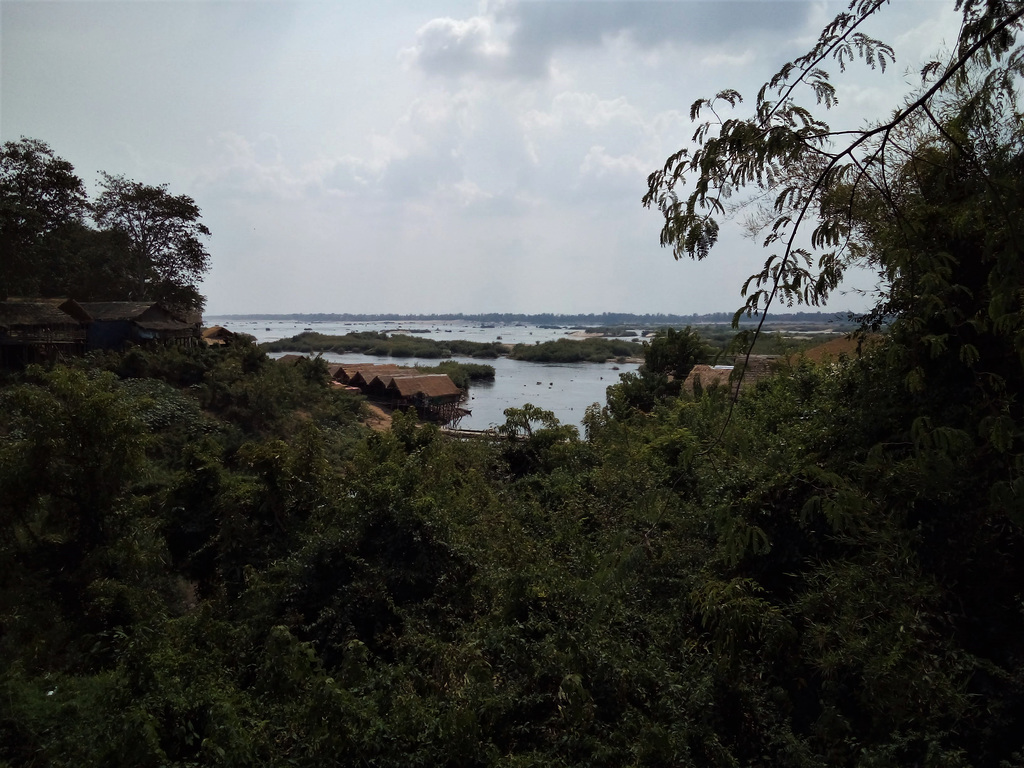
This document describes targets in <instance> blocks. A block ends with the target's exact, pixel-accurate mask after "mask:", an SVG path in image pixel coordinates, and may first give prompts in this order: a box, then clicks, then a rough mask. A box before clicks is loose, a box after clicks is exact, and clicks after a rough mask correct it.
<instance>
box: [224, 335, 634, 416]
mask: <svg viewBox="0 0 1024 768" xmlns="http://www.w3.org/2000/svg"><path fill="white" fill-rule="evenodd" d="M205 322H206V324H207V325H224V326H225V327H227V328H229V329H230V330H232V331H236V332H241V333H248V334H251V335H253V336H255V337H256V339H257V340H258V341H260V342H264V341H274V340H277V339H282V338H290V337H291V336H295V335H296V334H298V333H302V331H303V330H304V329H306V328H311V329H313V330H314V331H317V332H319V333H323V334H328V335H344V334H346V333H349V332H351V331H368V330H372V331H387V332H395V331H399V330H400V329H425V330H428V331H429V332H428V333H422V334H415V335H416V336H422V337H424V338H430V339H439V340H443V339H446V338H448V339H467V340H469V341H496V340H497V339H498V337H499V336H500V337H501V341H502V342H503V343H506V344H518V343H531V342H534V341H549V340H552V339H558V338H562V337H564V336H566V335H568V334H570V333H571V331H570V330H569V329H568V328H539V327H537V326H530V325H522V326H515V325H499V326H497V327H495V328H481V327H480V324H476V325H471V324H467V323H431V324H426V323H404V324H403V323H397V322H381V323H305V324H303V323H293V322H285V321H277V320H275V321H270V322H267V321H262V322H260V321H255V322H254V321H246V322H233V321H231V320H227V319H223V318H216V317H208V318H206V319H205ZM267 328H270V329H271V330H269V331H268V330H266V329H267ZM449 331H450V333H449ZM639 347H640V345H639V344H637V352H638V353H639ZM324 359H325V360H328V361H329V362H332V363H383V362H394V363H398V364H399V365H408V366H416V365H422V366H435V365H437V364H438V363H439V362H441V361H440V360H423V359H419V358H400V359H396V358H388V357H376V356H373V355H360V354H341V355H339V354H332V353H325V354H324ZM450 359H452V360H456V361H458V362H465V363H486V364H487V365H490V366H493V367H494V381H493V382H487V383H476V384H474V385H473V386H472V387H471V388H470V391H469V399H468V400H467V401H466V402H465V403H464V407H466V408H468V409H469V410H471V411H472V415H470V416H467V417H466V418H464V419H463V420H462V421H461V422H460V424H459V426H460V427H463V428H465V429H487V428H488V427H491V426H494V425H496V424H503V423H504V422H505V415H504V410H505V409H506V408H518V407H522V406H523V405H524V404H525V403H532V404H533V405H536V406H538V407H540V408H544V409H545V410H549V411H552V412H554V414H555V416H557V417H558V419H559V421H561V422H562V423H563V424H574V425H576V426H579V425H580V423H581V421H582V419H583V416H584V412H585V411H586V409H587V406H589V405H590V404H591V403H601V404H602V405H603V404H604V402H605V389H607V387H608V386H609V385H611V384H615V383H616V382H618V380H619V375H620V374H622V373H626V372H627V371H635V370H636V369H637V368H638V367H639V366H638V365H636V364H633V363H559V364H549V363H527V362H522V361H519V360H509V359H508V358H503V357H501V358H498V359H496V360H473V359H471V358H466V357H453V358H450ZM616 369H617V370H616Z"/></svg>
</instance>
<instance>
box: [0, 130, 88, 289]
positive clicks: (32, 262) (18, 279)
mask: <svg viewBox="0 0 1024 768" xmlns="http://www.w3.org/2000/svg"><path fill="white" fill-rule="evenodd" d="M86 206H87V198H86V194H85V186H84V185H83V184H82V180H81V179H79V178H78V176H76V175H75V169H74V167H73V166H72V165H71V163H69V162H67V161H66V160H64V159H62V158H59V157H57V156H56V155H54V153H53V150H52V149H50V147H49V146H48V145H47V144H45V143H44V142H42V141H39V140H37V139H26V138H22V139H21V140H20V141H8V142H4V145H3V148H2V150H0V251H2V252H3V259H2V261H0V298H2V299H6V298H7V296H8V295H16V296H18V295H21V296H32V295H37V294H38V292H39V291H41V290H42V289H43V287H44V286H43V283H44V282H45V276H43V275H40V274H39V272H38V261H39V260H40V259H41V257H42V256H43V254H44V253H45V252H46V251H47V249H48V248H50V247H52V244H53V242H54V241H56V240H59V239H60V237H61V235H62V233H63V231H64V230H65V229H66V228H73V227H74V225H76V224H79V223H80V222H81V221H82V218H83V216H84V214H85V211H86Z"/></svg>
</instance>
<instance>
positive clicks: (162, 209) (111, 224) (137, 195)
mask: <svg viewBox="0 0 1024 768" xmlns="http://www.w3.org/2000/svg"><path fill="white" fill-rule="evenodd" d="M101 176H102V181H101V182H100V186H101V188H102V191H101V193H100V196H99V198H98V199H97V200H96V202H95V203H94V204H93V217H94V218H95V220H96V223H97V224H98V225H99V226H100V227H102V228H104V229H110V230H114V231H117V232H121V233H123V234H124V235H125V236H126V237H127V239H128V242H129V248H130V256H131V259H130V260H131V266H130V270H129V282H130V285H131V289H130V296H129V298H132V299H136V300H141V299H155V300H159V301H163V302H166V303H168V304H170V305H173V306H176V307H179V308H182V309H186V310H201V309H202V307H203V303H204V300H203V296H202V295H201V294H200V293H199V290H198V287H199V283H200V281H201V280H202V278H203V275H204V274H205V273H206V271H207V270H208V269H209V267H210V254H209V253H208V252H207V250H206V247H205V246H204V245H203V242H202V238H205V237H209V235H210V230H209V229H208V228H207V227H206V225H205V224H203V223H202V222H201V221H200V210H199V206H197V205H196V203H195V200H193V199H192V198H191V197H189V196H188V195H172V194H171V193H170V192H168V190H167V185H166V184H161V185H158V186H150V185H147V184H141V183H139V182H137V181H131V180H129V179H126V178H125V177H124V176H113V175H111V174H109V173H103V174H101Z"/></svg>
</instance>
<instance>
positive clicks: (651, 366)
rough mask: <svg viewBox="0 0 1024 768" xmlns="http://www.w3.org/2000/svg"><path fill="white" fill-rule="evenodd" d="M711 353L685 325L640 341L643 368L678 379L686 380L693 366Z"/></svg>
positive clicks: (698, 336) (707, 357)
mask: <svg viewBox="0 0 1024 768" xmlns="http://www.w3.org/2000/svg"><path fill="white" fill-rule="evenodd" d="M711 355H712V350H711V348H710V347H709V346H708V345H707V344H705V343H704V341H703V340H702V339H701V337H700V335H699V334H698V333H697V332H696V331H694V330H692V329H691V328H690V327H689V326H687V327H686V328H684V329H683V330H681V331H677V330H675V329H674V328H664V329H662V330H660V331H658V332H657V333H655V334H654V336H653V337H652V338H651V340H650V341H646V342H644V368H646V369H647V370H648V371H650V372H651V373H655V374H658V373H661V374H666V375H668V376H672V377H673V378H675V379H676V380H678V381H683V380H684V379H686V376H687V374H689V373H690V371H691V370H692V369H693V366H695V365H696V364H697V363H703V362H705V361H706V360H708V359H709V358H710V357H711Z"/></svg>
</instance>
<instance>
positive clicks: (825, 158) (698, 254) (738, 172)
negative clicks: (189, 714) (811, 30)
mask: <svg viewBox="0 0 1024 768" xmlns="http://www.w3.org/2000/svg"><path fill="white" fill-rule="evenodd" d="M883 5H884V3H883V2H882V1H881V0H871V1H870V2H868V1H867V0H854V2H852V3H851V4H850V9H849V12H846V13H841V14H839V15H838V16H837V17H836V18H835V20H834V21H833V22H832V23H830V24H829V25H828V26H826V27H825V29H824V30H823V31H822V33H821V36H820V38H819V40H818V42H817V44H816V45H815V46H814V47H813V48H812V49H811V50H810V51H809V52H808V53H806V54H805V55H804V56H801V57H800V58H798V59H796V60H794V61H792V62H789V63H787V64H785V65H784V66H783V67H782V68H781V69H780V70H779V72H778V73H776V74H775V75H774V76H773V77H772V78H771V79H770V80H769V81H768V82H767V83H766V84H765V85H764V86H763V87H762V88H761V90H760V91H759V93H758V95H757V99H756V102H755V114H754V116H753V117H751V118H746V119H738V118H729V119H723V118H722V117H721V116H720V115H719V112H718V110H719V109H721V108H722V107H723V106H726V105H727V106H728V107H730V108H735V107H736V106H737V105H738V104H739V103H740V102H741V101H742V98H741V96H740V94H739V93H738V92H737V91H734V90H724V91H721V92H719V93H718V94H717V95H716V96H715V97H714V98H712V99H699V100H698V101H696V102H695V103H694V104H693V106H692V107H691V111H690V115H691V119H693V120H695V121H696V120H697V119H699V118H700V116H701V113H702V112H705V111H706V112H710V114H711V115H712V119H710V120H706V121H705V122H703V123H701V124H699V125H698V127H697V130H696V131H695V133H694V135H693V141H694V144H695V145H696V146H695V147H692V148H683V149H681V150H680V151H678V152H676V153H675V154H673V155H671V156H670V157H669V158H668V159H667V160H666V162H665V164H664V166H663V168H662V169H661V170H659V171H655V172H654V173H652V174H651V175H650V176H649V178H648V191H647V194H646V195H645V196H644V198H643V203H644V205H645V206H646V207H651V206H656V207H657V208H658V209H659V210H660V211H661V212H662V214H663V215H664V217H665V224H664V226H663V228H662V231H661V244H662V245H663V246H670V247H671V248H672V250H673V256H674V257H675V258H676V259H679V258H682V257H683V256H684V255H685V256H688V257H690V258H692V259H695V260H702V259H704V258H706V257H707V256H708V255H709V253H710V251H711V248H712V247H713V246H714V245H715V243H716V242H717V240H718V236H719V231H720V223H719V220H720V219H721V218H722V217H728V216H730V215H733V214H734V213H735V212H736V211H737V210H738V209H740V208H744V207H746V206H748V205H750V204H753V205H755V206H757V207H758V208H759V209H760V216H759V217H757V218H756V223H755V228H756V229H757V231H759V232H761V233H762V234H763V246H764V247H765V248H767V249H770V250H771V253H770V255H769V256H768V258H767V259H766V260H765V263H764V267H763V268H762V269H761V271H760V272H758V273H756V274H754V275H752V276H751V277H750V278H749V279H748V280H747V281H746V283H745V284H744V286H743V295H744V296H746V301H745V303H744V305H743V307H742V308H740V310H739V311H738V312H737V313H736V315H735V317H734V322H735V321H738V319H739V317H740V316H741V315H742V314H747V315H748V316H749V315H752V314H754V313H759V312H760V313H766V312H767V311H768V309H769V308H770V307H771V306H772V304H773V302H774V301H775V300H776V299H781V300H782V301H784V302H785V303H786V304H787V305H788V306H792V305H793V304H794V303H796V304H809V305H820V304H822V303H823V302H824V301H825V300H826V299H827V298H828V296H829V294H830V293H831V292H832V291H833V290H834V289H835V288H836V286H837V285H838V284H839V282H840V280H841V279H842V277H843V274H844V272H845V271H846V269H847V268H848V267H849V266H851V265H852V264H854V263H857V260H856V256H857V252H856V251H855V250H851V249H850V247H849V246H850V239H851V236H852V235H853V231H852V230H853V220H854V218H855V216H856V203H857V196H858V194H859V193H860V191H861V190H862V189H864V188H870V189H872V190H873V191H874V192H876V193H877V194H878V195H880V196H881V198H882V199H883V200H885V202H886V203H887V204H888V206H889V207H890V208H891V209H893V210H894V211H899V207H900V201H899V200H898V198H896V197H895V196H894V195H893V194H892V191H891V189H890V187H889V184H888V177H889V175H890V174H891V173H892V171H893V164H894V163H895V164H899V163H900V162H901V158H902V157H904V153H903V152H902V151H901V149H900V147H898V146H897V137H898V135H899V133H900V131H901V130H902V129H903V128H904V127H905V126H907V125H909V124H911V123H912V122H914V121H916V120H919V119H920V117H922V116H925V117H928V119H931V120H932V122H933V123H934V125H935V127H936V128H939V122H938V121H937V120H935V119H934V117H933V115H934V113H935V112H936V111H941V110H939V106H940V102H941V99H942V97H943V96H945V95H947V94H948V93H949V90H950V88H951V87H953V88H959V89H964V88H967V87H968V86H969V84H970V83H972V82H975V81H976V78H977V74H976V73H977V72H979V71H980V70H981V69H986V70H988V71H987V73H985V74H984V75H983V77H982V83H981V88H982V89H983V90H987V91H989V92H990V94H991V93H993V92H995V91H999V92H1000V93H1001V94H1002V95H1001V98H1004V99H1006V100H1008V101H1012V100H1013V98H1014V92H1013V87H1014V82H1013V81H1014V77H1015V76H1019V75H1020V74H1021V72H1022V60H1021V52H1020V50H1019V49H1018V48H1014V45H1015V32H1016V30H1017V29H1019V27H1020V24H1021V19H1022V17H1024V7H1021V4H1020V3H1017V2H988V3H982V2H980V0H965V1H964V2H960V3H958V7H959V8H960V10H961V11H962V12H963V17H964V23H963V26H962V28H961V33H960V39H959V41H958V46H957V50H956V53H955V55H954V56H953V57H952V58H951V60H950V61H949V62H948V63H947V64H945V65H943V64H941V63H939V62H931V63H929V64H928V65H926V66H925V67H924V69H923V71H922V78H923V85H922V88H921V91H920V92H919V93H918V94H916V95H915V96H912V97H910V98H909V99H908V100H907V102H906V104H905V105H904V106H903V107H902V108H900V109H897V110H896V111H895V112H894V113H893V115H892V117H891V118H889V119H888V120H887V121H884V122H881V123H879V124H877V125H875V126H873V127H871V128H868V129H864V130H853V131H849V130H832V129H831V128H830V126H829V125H828V124H827V123H825V122H824V121H822V120H821V119H819V118H817V117H816V116H815V115H814V114H813V113H812V111H811V109H809V108H808V107H806V106H804V105H802V104H801V103H799V102H798V101H797V91H798V86H800V85H806V86H807V87H808V88H809V89H810V91H811V93H812V95H813V96H814V98H815V101H816V103H817V104H819V105H823V106H824V107H825V108H826V109H828V108H831V107H832V106H834V105H835V104H836V102H837V97H836V91H835V86H834V85H833V84H832V83H831V81H830V77H829V73H828V72H827V71H826V70H825V69H823V68H822V66H821V65H822V63H823V62H825V61H826V60H827V59H832V60H834V61H836V62H837V63H838V65H839V68H840V70H841V71H842V70H845V68H846V66H847V64H848V63H849V62H851V61H853V60H854V59H856V58H859V59H861V60H863V61H864V62H865V63H866V64H867V65H868V66H869V67H872V68H876V67H877V68H880V69H883V70H884V69H885V68H886V67H887V66H888V65H889V64H890V63H891V62H892V61H893V60H894V53H893V50H892V48H891V47H889V46H888V45H886V44H885V43H883V42H881V41H880V40H876V39H873V38H871V37H869V36H867V35H865V34H864V33H863V32H861V31H860V27H861V25H862V24H863V23H864V22H865V21H866V20H867V19H868V18H870V17H871V16H873V15H874V14H876V13H877V12H878V11H879V10H880V9H881V8H882V7H883ZM938 132H939V133H942V131H941V129H940V130H939V131H938ZM687 180H691V181H692V182H693V190H692V191H691V192H690V193H689V195H687V196H686V197H681V195H680V193H679V188H680V187H682V186H683V185H684V184H685V183H686V181H687ZM741 190H743V191H745V192H748V193H751V195H752V196H751V197H750V198H749V199H746V200H744V201H742V202H741V203H740V204H739V205H736V204H733V203H730V202H729V200H730V198H732V197H733V196H735V195H737V194H738V193H739V192H740V191H741ZM809 226H810V227H812V229H811V231H810V233H808V234H807V235H805V234H804V230H805V229H806V228H807V227H809ZM805 242H806V244H807V245H809V247H806V246H805ZM762 322H763V317H762Z"/></svg>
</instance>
